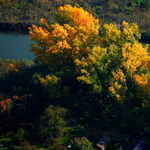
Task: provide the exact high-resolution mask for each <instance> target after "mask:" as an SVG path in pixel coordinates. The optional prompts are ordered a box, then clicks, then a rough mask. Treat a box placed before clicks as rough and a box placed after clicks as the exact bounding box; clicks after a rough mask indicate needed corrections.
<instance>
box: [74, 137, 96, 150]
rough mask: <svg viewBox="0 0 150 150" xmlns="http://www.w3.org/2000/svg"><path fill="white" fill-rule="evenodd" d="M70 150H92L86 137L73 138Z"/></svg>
mask: <svg viewBox="0 0 150 150" xmlns="http://www.w3.org/2000/svg"><path fill="white" fill-rule="evenodd" d="M72 148H73V150H94V148H93V147H92V143H91V142H89V140H88V139H87V138H86V137H81V138H74V140H73V141H72Z"/></svg>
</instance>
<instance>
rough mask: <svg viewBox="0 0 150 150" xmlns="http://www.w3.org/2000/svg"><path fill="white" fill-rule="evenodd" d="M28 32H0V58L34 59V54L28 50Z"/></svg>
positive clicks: (29, 41)
mask: <svg viewBox="0 0 150 150" xmlns="http://www.w3.org/2000/svg"><path fill="white" fill-rule="evenodd" d="M28 35H29V34H28V33H24V32H10V31H4V32H3V31H1V32H0V58H2V59H9V58H10V59H19V58H20V59H28V60H34V59H35V56H34V54H33V53H31V52H30V51H29V49H30V43H34V41H31V40H30V39H29V36H28Z"/></svg>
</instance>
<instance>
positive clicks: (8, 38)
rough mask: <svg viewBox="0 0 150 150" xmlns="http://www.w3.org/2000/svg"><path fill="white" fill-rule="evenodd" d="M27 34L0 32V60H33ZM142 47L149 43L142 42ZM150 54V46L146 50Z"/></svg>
mask: <svg viewBox="0 0 150 150" xmlns="http://www.w3.org/2000/svg"><path fill="white" fill-rule="evenodd" d="M28 35H29V34H28V33H27V32H26V33H24V32H15V31H14V32H10V31H1V32H0V58H2V59H9V58H10V59H19V58H20V59H24V58H25V59H28V60H34V59H35V56H34V54H33V53H30V51H29V50H30V43H34V41H31V40H30V39H29V36H28ZM142 43H143V45H145V44H149V45H150V42H149V43H148V42H142ZM148 51H149V52H150V46H149V48H148Z"/></svg>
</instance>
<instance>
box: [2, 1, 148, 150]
mask: <svg viewBox="0 0 150 150" xmlns="http://www.w3.org/2000/svg"><path fill="white" fill-rule="evenodd" d="M61 2H62V3H61ZM145 2H146V4H147V5H144V4H145ZM60 3H61V5H62V6H60ZM65 3H69V1H67V0H66V1H60V2H59V1H57V2H56V1H42V2H41V1H34V0H33V1H11V0H10V1H5V0H3V1H2V0H1V4H2V5H1V8H2V9H1V13H2V12H3V11H6V8H7V9H8V8H9V10H10V12H11V11H12V13H10V15H12V16H11V18H12V19H13V13H14V14H15V13H17V12H20V14H19V15H18V16H21V15H23V13H27V11H30V10H32V11H31V13H32V12H34V11H35V10H36V8H39V9H38V10H36V12H38V14H37V15H36V17H37V18H38V17H39V21H40V23H38V19H37V18H36V19H37V20H36V19H35V20H34V19H33V18H32V17H33V16H32V15H31V18H29V19H28V21H29V22H30V21H31V20H32V21H35V24H34V22H30V23H31V24H32V23H33V24H32V25H31V24H30V23H29V22H27V19H24V21H25V22H26V23H27V24H26V25H29V24H30V25H29V26H28V30H29V38H30V39H31V40H34V41H35V42H36V43H34V44H31V49H30V52H31V53H34V55H35V56H36V59H35V60H34V61H29V60H11V59H5V60H2V59H0V119H1V123H0V146H1V147H0V149H1V150H67V149H68V148H67V147H68V145H71V149H73V150H94V149H95V150H99V148H98V147H97V146H96V143H97V142H98V140H99V139H100V138H101V137H102V136H104V135H105V136H107V137H108V138H109V139H110V142H109V144H108V146H107V149H108V150H116V149H117V148H119V146H120V145H121V144H122V143H123V142H124V141H125V139H126V138H127V137H128V136H129V135H130V134H131V133H133V132H134V133H135V131H137V132H139V138H140V140H141V139H142V140H143V141H144V142H147V143H150V134H149V133H150V117H149V114H150V56H149V53H148V52H147V48H148V45H146V46H143V45H142V44H141V43H140V42H139V40H140V39H141V37H142V35H141V31H142V28H140V26H139V27H138V25H137V24H138V23H137V21H135V23H134V22H133V19H132V22H130V21H129V20H128V22H127V21H126V19H125V17H121V18H122V19H124V20H123V21H122V22H121V19H120V22H118V24H117V21H115V22H114V21H113V20H112V19H113V17H112V16H111V15H115V13H118V15H119V13H122V14H125V12H126V13H128V15H129V16H130V15H131V14H132V15H135V12H136V13H139V12H142V13H146V14H148V10H149V5H148V3H147V1H140V0H139V1H136V0H135V1H132V2H129V1H122V3H123V4H124V5H123V4H122V12H121V11H120V12H119V11H117V10H118V9H119V8H121V7H120V5H119V4H121V1H118V3H117V1H109V2H107V3H106V2H104V1H98V2H97V1H92V2H90V1H89V2H84V1H82V2H81V1H79V2H78V3H77V2H76V1H75V2H74V3H73V4H72V5H70V4H67V5H64V4H65ZM70 3H71V2H70ZM32 4H34V5H32ZM48 4H51V6H53V7H50V8H48V7H47V6H49V5H48ZM58 4H59V5H58ZM96 4H97V5H96ZM103 4H105V5H103ZM106 4H107V5H106ZM125 4H126V5H125ZM98 5H99V6H98ZM25 6H26V7H25ZM27 6H28V7H27ZM81 6H83V7H81ZM106 6H107V7H106ZM112 6H115V7H116V8H117V9H116V11H115V7H112ZM96 7H98V9H96ZM100 7H102V10H103V11H104V12H105V11H106V14H107V15H108V16H109V17H107V20H103V19H104V18H105V19H106V16H105V15H106V14H104V17H103V19H102V18H101V17H102V16H101V17H100V18H99V17H98V15H99V16H100V15H102V13H101V12H100V13H98V11H99V10H100ZM111 7H112V8H111ZM4 8H5V9H4ZM46 8H47V9H46ZM94 8H95V11H94ZM108 8H109V9H110V8H111V9H110V10H109V9H108ZM125 8H126V11H125ZM129 8H130V9H131V10H132V11H129ZM42 10H43V15H45V17H43V18H40V16H41V15H40V13H41V12H42ZM96 10H97V11H96ZM108 10H109V12H111V13H109V12H108ZM135 10H136V11H135ZM22 12H23V13H22ZM45 12H47V13H48V14H53V15H52V16H53V19H54V20H55V21H53V20H49V19H50V18H48V17H50V16H49V15H46V14H44V13H45ZM18 16H17V15H16V17H18ZM26 17H27V16H26ZM136 17H137V15H136V16H135V17H134V19H135V18H136ZM4 18H5V19H6V18H7V17H6V16H5V17H4ZM4 18H3V19H4ZM3 19H1V22H2V21H3ZM16 20H17V18H14V24H12V22H11V23H10V21H13V20H11V19H8V20H7V21H6V20H5V23H6V22H8V24H9V25H14V26H12V28H13V29H14V27H15V25H16ZM18 21H20V22H19V23H20V25H23V24H24V23H25V22H23V19H22V20H19V18H18ZM36 21H37V22H36ZM102 21H106V22H105V23H104V22H102ZM111 21H112V23H110V22H111ZM16 27H17V28H18V26H16ZM20 29H22V28H20ZM146 29H148V28H146ZM146 33H147V34H148V32H146ZM140 133H141V134H140ZM139 138H135V137H132V138H131V140H130V142H129V143H128V144H127V145H126V146H125V149H128V147H129V146H130V145H131V144H133V143H134V142H136V141H138V140H139ZM1 144H2V145H1Z"/></svg>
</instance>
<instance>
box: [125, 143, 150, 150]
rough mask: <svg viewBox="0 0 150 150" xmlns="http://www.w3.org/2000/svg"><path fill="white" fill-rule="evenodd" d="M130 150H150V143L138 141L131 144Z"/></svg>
mask: <svg viewBox="0 0 150 150" xmlns="http://www.w3.org/2000/svg"><path fill="white" fill-rule="evenodd" d="M128 150H150V145H149V144H147V143H145V142H143V141H138V142H136V143H134V144H133V145H131V146H130V147H129V149H128Z"/></svg>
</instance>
